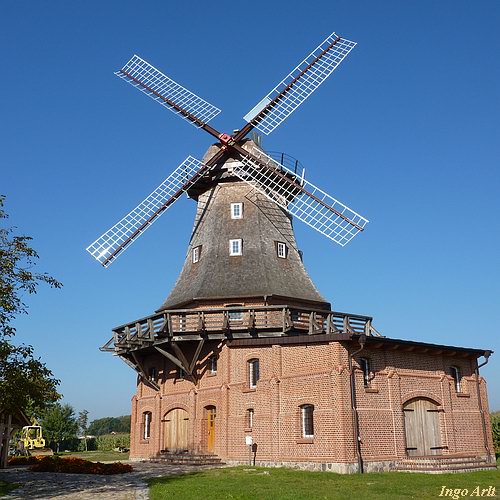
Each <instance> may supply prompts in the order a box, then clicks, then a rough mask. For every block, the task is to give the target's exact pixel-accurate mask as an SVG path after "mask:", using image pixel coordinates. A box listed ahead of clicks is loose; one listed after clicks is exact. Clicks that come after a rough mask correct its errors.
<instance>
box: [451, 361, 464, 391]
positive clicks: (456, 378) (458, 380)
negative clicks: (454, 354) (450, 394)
mask: <svg viewBox="0 0 500 500" xmlns="http://www.w3.org/2000/svg"><path fill="white" fill-rule="evenodd" d="M450 371H451V376H452V377H453V382H454V383H455V390H456V391H457V392H462V373H461V371H460V368H459V367H458V366H451V367H450Z"/></svg>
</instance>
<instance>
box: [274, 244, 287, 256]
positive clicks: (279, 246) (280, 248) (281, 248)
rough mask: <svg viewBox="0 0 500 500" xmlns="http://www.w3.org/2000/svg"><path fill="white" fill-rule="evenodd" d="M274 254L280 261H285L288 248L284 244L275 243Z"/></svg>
mask: <svg viewBox="0 0 500 500" xmlns="http://www.w3.org/2000/svg"><path fill="white" fill-rule="evenodd" d="M276 252H277V253H278V257H279V258H280V259H286V258H287V255H288V247H287V246H286V243H282V242H281V241H277V242H276Z"/></svg>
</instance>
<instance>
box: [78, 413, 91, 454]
mask: <svg viewBox="0 0 500 500" xmlns="http://www.w3.org/2000/svg"><path fill="white" fill-rule="evenodd" d="M76 422H77V423H78V429H79V430H80V432H81V433H82V435H83V441H84V443H85V451H88V447H87V434H88V430H89V429H88V427H89V412H88V411H87V410H82V411H81V412H80V413H79V414H78V418H77V419H76Z"/></svg>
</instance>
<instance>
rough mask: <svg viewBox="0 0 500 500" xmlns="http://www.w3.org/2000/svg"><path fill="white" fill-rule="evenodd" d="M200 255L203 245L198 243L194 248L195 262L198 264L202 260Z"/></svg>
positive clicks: (193, 257)
mask: <svg viewBox="0 0 500 500" xmlns="http://www.w3.org/2000/svg"><path fill="white" fill-rule="evenodd" d="M200 255H201V245H198V246H197V247H194V248H193V253H192V262H193V264H196V263H197V262H198V261H199V260H200Z"/></svg>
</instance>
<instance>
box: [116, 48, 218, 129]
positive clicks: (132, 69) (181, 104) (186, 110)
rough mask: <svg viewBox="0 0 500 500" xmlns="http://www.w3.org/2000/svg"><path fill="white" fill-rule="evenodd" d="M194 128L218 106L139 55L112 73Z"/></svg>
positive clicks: (216, 109)
mask: <svg viewBox="0 0 500 500" xmlns="http://www.w3.org/2000/svg"><path fill="white" fill-rule="evenodd" d="M115 75H117V76H119V77H120V78H123V79H124V80H125V81H126V82H128V83H130V84H131V85H133V86H134V87H137V88H138V89H139V90H140V91H141V92H144V94H146V95H147V96H148V97H151V99H154V100H155V101H156V102H158V103H160V104H161V105H162V106H164V107H165V108H167V109H169V110H170V111H172V112H174V113H176V114H179V115H180V116H181V117H182V118H184V119H185V120H187V121H188V122H189V123H191V124H192V125H194V126H195V127H202V126H203V125H204V124H206V123H208V122H209V121H210V120H211V119H212V118H214V117H215V116H217V115H218V114H219V113H220V111H221V110H220V109H219V108H217V107H215V106H213V105H212V104H210V103H209V102H207V101H205V100H204V99H202V98H201V97H198V96H197V95H196V94H194V93H193V92H191V91H190V90H187V89H186V88H184V87H183V86H182V85H179V84H178V83H177V82H175V81H174V80H172V79H171V78H169V77H168V76H167V75H165V74H163V73H162V72H161V71H160V70H158V69H156V68H155V67H154V66H152V65H151V64H149V63H148V62H147V61H145V60H144V59H141V58H140V57H139V56H137V55H134V56H133V57H132V58H131V59H130V61H129V62H128V63H127V64H125V66H123V68H122V69H121V70H119V71H117V72H116V73H115Z"/></svg>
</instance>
